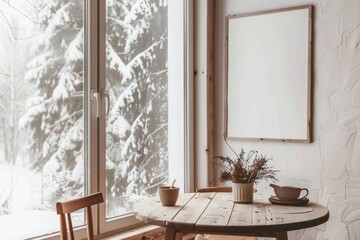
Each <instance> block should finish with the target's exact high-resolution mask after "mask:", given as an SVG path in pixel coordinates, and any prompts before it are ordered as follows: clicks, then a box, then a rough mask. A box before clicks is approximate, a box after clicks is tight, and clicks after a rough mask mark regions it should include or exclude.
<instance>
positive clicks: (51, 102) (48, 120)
mask: <svg viewBox="0 0 360 240" xmlns="http://www.w3.org/2000/svg"><path fill="white" fill-rule="evenodd" d="M37 4H38V6H37V9H40V10H39V14H38V16H39V19H38V21H40V22H41V23H42V24H43V25H44V34H43V35H42V36H41V37H39V39H38V44H37V45H36V47H35V48H34V51H36V53H37V54H36V55H37V57H36V58H34V59H33V60H31V61H30V62H29V63H28V68H29V71H28V72H27V74H26V76H25V78H26V80H27V81H28V82H29V83H31V84H32V85H33V86H35V87H36V92H35V94H34V96H33V97H31V98H30V99H29V100H28V102H27V106H26V108H27V111H26V113H25V114H24V116H23V117H22V119H21V121H20V125H21V126H22V127H26V128H27V129H29V131H30V141H29V146H28V147H29V150H30V151H31V152H32V153H33V159H34V163H33V169H35V170H37V171H40V172H42V173H43V176H44V183H45V184H46V186H45V187H48V188H47V189H46V191H45V192H47V193H48V194H47V196H45V197H46V199H48V203H49V204H53V202H54V201H56V200H58V199H59V198H61V197H63V196H64V195H66V194H69V195H71V196H74V195H76V194H78V193H82V188H83V148H84V144H83V135H84V126H83V124H84V115H83V99H82V98H81V97H77V96H78V95H79V94H78V93H82V92H83V90H84V87H83V84H84V80H83V78H84V72H83V58H84V54H83V52H84V47H83V42H84V28H83V9H82V8H83V1H80V0H72V1H70V0H46V1H38V2H37ZM106 50H107V66H108V68H107V79H106V83H107V85H108V90H109V94H110V99H111V101H110V102H111V105H112V111H111V113H110V115H109V117H108V118H107V149H106V150H107V151H106V152H107V186H108V188H107V191H108V193H109V195H108V196H111V197H113V198H123V197H124V196H130V195H131V196H139V195H149V194H150V195H152V194H154V193H155V192H156V189H157V186H158V185H160V184H162V183H163V182H165V181H167V179H168V167H167V159H168V149H167V148H168V146H167V114H168V111H167V107H168V103H167V97H168V96H167V94H168V93H167V81H168V77H167V1H165V0H107V43H106ZM109 200H111V199H109Z"/></svg>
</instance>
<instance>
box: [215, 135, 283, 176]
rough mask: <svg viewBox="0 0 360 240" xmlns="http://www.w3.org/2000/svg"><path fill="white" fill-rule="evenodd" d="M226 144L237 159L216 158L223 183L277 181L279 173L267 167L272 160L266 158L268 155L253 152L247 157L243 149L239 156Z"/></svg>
mask: <svg viewBox="0 0 360 240" xmlns="http://www.w3.org/2000/svg"><path fill="white" fill-rule="evenodd" d="M225 142H226V141H225ZM226 144H227V145H228V146H229V148H230V149H231V150H232V151H233V152H234V153H235V155H236V159H232V158H230V157H228V156H226V157H224V156H217V157H215V159H217V160H218V161H214V163H215V164H216V165H218V166H219V167H220V169H221V174H220V181H221V182H226V181H231V182H234V183H253V182H254V183H257V182H258V181H260V180H272V181H277V179H276V172H279V171H278V170H274V169H273V168H272V167H269V166H268V165H267V164H268V161H269V160H271V159H270V158H266V155H258V152H257V151H254V150H251V151H250V152H249V153H248V154H247V156H246V157H245V152H244V150H243V149H241V152H240V154H237V153H236V152H235V151H234V150H233V149H232V148H231V147H230V145H229V144H228V143H227V142H226ZM251 160H252V161H251Z"/></svg>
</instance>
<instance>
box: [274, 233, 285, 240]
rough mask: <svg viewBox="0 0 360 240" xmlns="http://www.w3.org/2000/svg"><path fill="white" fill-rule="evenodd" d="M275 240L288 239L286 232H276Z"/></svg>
mask: <svg viewBox="0 0 360 240" xmlns="http://www.w3.org/2000/svg"><path fill="white" fill-rule="evenodd" d="M276 239H277V240H288V236H287V232H278V233H276Z"/></svg>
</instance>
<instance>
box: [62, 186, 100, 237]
mask: <svg viewBox="0 0 360 240" xmlns="http://www.w3.org/2000/svg"><path fill="white" fill-rule="evenodd" d="M102 202H104V198H103V196H102V193H100V192H99V193H95V194H91V195H89V196H86V197H81V198H78V199H74V200H70V201H66V202H57V203H56V212H57V214H58V215H60V230H61V239H62V240H67V239H68V236H67V230H66V229H67V228H66V220H67V223H68V229H69V233H70V239H71V240H74V239H75V238H74V230H73V226H72V221H71V215H70V213H72V212H75V211H77V210H79V209H81V208H86V221H87V237H88V238H87V239H90V240H93V239H94V226H93V221H92V211H91V206H92V205H96V204H99V203H102ZM65 214H66V218H65Z"/></svg>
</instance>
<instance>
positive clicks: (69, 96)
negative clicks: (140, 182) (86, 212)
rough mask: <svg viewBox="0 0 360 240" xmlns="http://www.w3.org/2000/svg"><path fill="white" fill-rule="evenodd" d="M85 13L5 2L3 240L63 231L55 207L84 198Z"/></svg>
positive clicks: (42, 1) (45, 3) (62, 2)
mask: <svg viewBox="0 0 360 240" xmlns="http://www.w3.org/2000/svg"><path fill="white" fill-rule="evenodd" d="M83 12H84V3H83V1H80V0H72V1H68V0H51V1H50V0H32V1H22V0H17V1H0V126H1V127H0V129H1V130H0V226H1V231H0V239H24V238H29V237H35V236H39V235H44V234H48V233H52V232H57V231H59V217H58V216H57V215H56V213H55V203H56V202H57V201H59V200H62V199H70V198H75V197H80V196H83V195H84V165H85V161H84V147H85V146H84V124H85V122H84V106H85V105H86V104H85V103H84V100H83V91H84V67H83V63H84V27H83V26H84V24H83V23H84V14H83ZM83 219H84V218H83V214H82V213H77V214H74V215H73V224H74V225H75V226H76V225H82V224H83V222H84V220H83ZM19 230H21V231H19Z"/></svg>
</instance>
